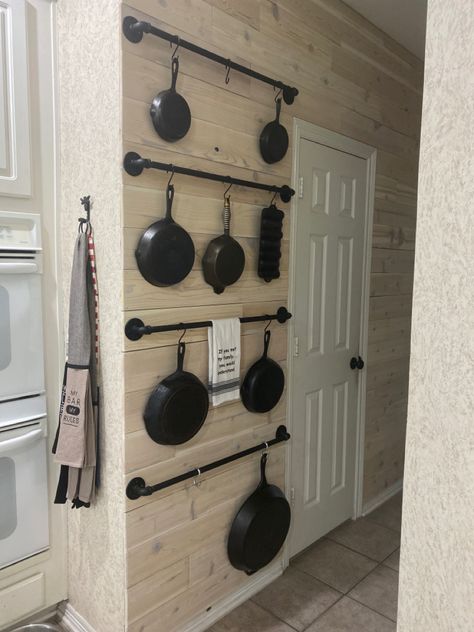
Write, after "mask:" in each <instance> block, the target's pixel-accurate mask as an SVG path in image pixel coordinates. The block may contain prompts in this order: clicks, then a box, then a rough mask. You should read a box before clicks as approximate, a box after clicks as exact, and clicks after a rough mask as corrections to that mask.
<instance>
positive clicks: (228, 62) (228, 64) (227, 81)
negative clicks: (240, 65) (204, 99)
mask: <svg viewBox="0 0 474 632" xmlns="http://www.w3.org/2000/svg"><path fill="white" fill-rule="evenodd" d="M231 63H232V62H231V60H230V59H228V60H227V62H226V65H225V67H226V73H225V83H226V85H227V84H228V83H229V81H230V68H231V66H230V64H231Z"/></svg>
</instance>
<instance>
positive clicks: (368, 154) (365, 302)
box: [284, 118, 377, 565]
mask: <svg viewBox="0 0 474 632" xmlns="http://www.w3.org/2000/svg"><path fill="white" fill-rule="evenodd" d="M301 139H307V140H310V141H313V142H315V143H319V144H320V145H324V146H326V147H330V148H331V149H336V150H339V151H343V152H345V153H349V154H352V155H353V156H357V157H359V158H362V159H363V160H365V161H366V163H367V200H366V226H365V235H364V270H363V277H362V300H361V332H360V341H359V353H360V355H361V356H362V357H363V358H364V359H366V358H367V349H368V321H369V297H370V268H371V262H372V230H373V218H374V201H375V166H376V161H377V150H376V149H375V147H371V146H370V145H366V144H364V143H361V142H359V141H356V140H354V139H352V138H349V137H348V136H344V135H342V134H339V133H337V132H333V131H331V130H328V129H325V128H323V127H319V126H318V125H313V124H312V123H309V122H307V121H303V120H301V119H298V118H294V119H293V171H292V187H293V188H294V189H295V190H297V189H298V179H299V151H300V143H301ZM297 206H298V196H297V195H294V196H293V198H292V200H291V228H290V271H289V290H288V309H289V311H290V312H292V311H294V306H295V297H294V287H295V274H296V265H295V263H296V259H295V253H296V222H297ZM293 336H294V332H293V322H292V321H291V320H290V321H288V349H289V352H288V376H287V383H288V384H291V383H292V378H293V355H292V353H291V349H292V348H293V346H292V345H293ZM359 375H360V379H359V407H358V411H357V438H356V467H355V472H354V476H355V490H354V510H353V518H354V519H355V518H358V517H359V516H361V515H362V504H363V484H364V452H365V450H364V447H365V446H364V442H365V408H366V390H367V377H366V371H361V372H360V374H359ZM291 397H292V395H291V390H290V391H289V392H288V396H287V427H288V431H289V432H290V433H291V432H292V426H293V420H292V414H291V411H292V399H291ZM285 470H286V480H285V485H286V491H287V492H289V491H290V489H291V450H290V447H289V446H287V449H286V465H285ZM290 537H291V533H290ZM290 537H289V538H288V539H287V542H286V545H285V557H284V559H285V564H286V565H288V563H289V542H290Z"/></svg>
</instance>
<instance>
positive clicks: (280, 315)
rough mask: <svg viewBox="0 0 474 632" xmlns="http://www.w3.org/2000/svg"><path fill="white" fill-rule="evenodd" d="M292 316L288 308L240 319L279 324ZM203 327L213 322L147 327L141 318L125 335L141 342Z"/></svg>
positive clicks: (130, 322) (127, 325) (126, 329)
mask: <svg viewBox="0 0 474 632" xmlns="http://www.w3.org/2000/svg"><path fill="white" fill-rule="evenodd" d="M291 316H292V314H290V312H289V311H288V310H287V309H286V307H279V308H278V310H277V312H276V314H263V315H261V316H243V317H242V318H239V320H240V322H241V323H258V322H265V321H267V320H277V321H278V322H279V323H281V324H283V323H286V321H287V320H289V319H290V318H291ZM201 327H212V321H211V320H202V321H198V322H194V323H175V324H173V325H145V324H144V322H143V321H142V320H140V318H131V319H130V320H129V321H128V322H127V324H126V325H125V335H126V336H127V338H128V339H129V340H140V338H141V337H142V336H149V335H150V334H157V333H163V332H166V331H185V330H186V329H201Z"/></svg>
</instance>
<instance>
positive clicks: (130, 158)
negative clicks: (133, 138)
mask: <svg viewBox="0 0 474 632" xmlns="http://www.w3.org/2000/svg"><path fill="white" fill-rule="evenodd" d="M123 167H124V169H125V171H126V172H127V173H128V174H129V175H130V176H139V175H140V174H141V173H142V172H143V169H157V170H158V171H166V172H167V173H168V172H170V171H174V172H175V173H180V174H182V175H185V176H192V177H194V178H203V179H204V180H213V181H214V182H226V183H227V184H233V185H236V186H239V187H248V188H251V189H259V190H260V191H272V192H273V193H278V194H279V195H280V198H281V201H282V202H289V201H290V200H291V198H292V196H293V195H294V194H295V191H294V189H292V188H291V187H289V186H288V185H286V184H284V185H283V186H282V187H277V186H275V185H272V184H263V183H262V182H253V181H252V180H240V179H239V178H233V177H232V176H221V175H219V174H217V173H210V172H209V171H199V170H198V169H189V168H188V167H178V166H177V165H173V164H171V163H165V162H156V161H154V160H150V159H149V158H142V157H141V156H140V154H137V153H136V152H134V151H129V152H128V153H127V154H125V158H124V159H123Z"/></svg>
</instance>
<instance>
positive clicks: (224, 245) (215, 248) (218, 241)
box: [202, 196, 245, 294]
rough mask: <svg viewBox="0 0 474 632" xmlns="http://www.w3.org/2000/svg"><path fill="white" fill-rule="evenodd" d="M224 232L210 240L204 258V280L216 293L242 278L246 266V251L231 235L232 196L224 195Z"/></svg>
mask: <svg viewBox="0 0 474 632" xmlns="http://www.w3.org/2000/svg"><path fill="white" fill-rule="evenodd" d="M223 220H224V232H223V234H222V235H220V236H219V237H216V238H215V239H213V240H212V241H210V242H209V244H208V246H207V248H206V252H205V253H204V256H203V258H202V270H203V273H204V280H205V281H206V283H209V285H212V287H213V288H214V292H215V293H216V294H222V292H223V291H224V289H225V288H226V287H227V286H228V285H232V284H233V283H235V282H236V281H238V280H239V279H240V276H241V274H242V272H243V271H244V267H245V253H244V250H243V248H242V246H241V245H240V244H239V242H238V241H237V240H235V239H234V238H233V237H231V236H230V197H228V196H224V213H223Z"/></svg>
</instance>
